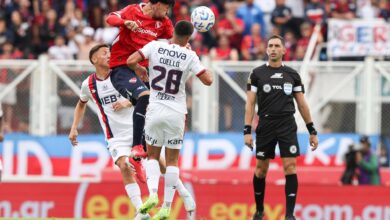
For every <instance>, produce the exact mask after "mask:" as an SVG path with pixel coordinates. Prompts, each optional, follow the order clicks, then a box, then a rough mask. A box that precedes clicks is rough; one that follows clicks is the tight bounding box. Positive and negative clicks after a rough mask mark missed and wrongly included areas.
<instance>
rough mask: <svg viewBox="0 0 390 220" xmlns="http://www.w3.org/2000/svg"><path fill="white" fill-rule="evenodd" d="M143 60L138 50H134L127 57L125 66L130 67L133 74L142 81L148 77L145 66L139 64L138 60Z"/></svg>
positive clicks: (145, 80)
mask: <svg viewBox="0 0 390 220" xmlns="http://www.w3.org/2000/svg"><path fill="white" fill-rule="evenodd" d="M142 60H144V57H143V56H142V55H141V53H140V52H139V51H136V52H134V53H133V54H131V55H130V56H129V58H127V66H129V68H130V69H132V70H134V72H135V74H137V76H138V77H139V78H140V79H141V80H142V81H144V82H147V81H149V79H148V74H147V73H148V71H147V70H146V68H145V67H143V66H141V65H139V64H138V63H139V62H140V61H142Z"/></svg>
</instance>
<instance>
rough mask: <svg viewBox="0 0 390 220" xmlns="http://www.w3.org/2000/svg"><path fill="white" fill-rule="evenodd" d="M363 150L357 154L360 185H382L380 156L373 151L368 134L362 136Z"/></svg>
mask: <svg viewBox="0 0 390 220" xmlns="http://www.w3.org/2000/svg"><path fill="white" fill-rule="evenodd" d="M360 144H361V150H360V151H358V152H357V154H356V163H357V165H358V169H359V173H358V180H359V185H380V176H379V163H378V157H377V156H376V155H375V154H374V153H373V152H371V142H370V139H369V137H368V136H365V135H363V136H361V137H360Z"/></svg>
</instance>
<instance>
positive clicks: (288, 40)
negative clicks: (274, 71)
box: [284, 30, 297, 61]
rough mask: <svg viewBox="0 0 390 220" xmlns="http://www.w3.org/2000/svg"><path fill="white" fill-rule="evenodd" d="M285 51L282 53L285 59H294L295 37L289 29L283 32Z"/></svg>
mask: <svg viewBox="0 0 390 220" xmlns="http://www.w3.org/2000/svg"><path fill="white" fill-rule="evenodd" d="M284 40H285V48H286V53H285V54H284V60H285V61H291V60H293V59H294V53H295V49H296V47H297V39H296V37H295V34H294V32H293V31H291V30H287V31H286V33H285V34H284Z"/></svg>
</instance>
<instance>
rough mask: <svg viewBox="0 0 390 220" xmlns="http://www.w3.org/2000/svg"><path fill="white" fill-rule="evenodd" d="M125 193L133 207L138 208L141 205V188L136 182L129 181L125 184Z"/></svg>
mask: <svg viewBox="0 0 390 220" xmlns="http://www.w3.org/2000/svg"><path fill="white" fill-rule="evenodd" d="M125 189H126V192H127V195H128V196H129V198H130V200H131V203H133V205H134V207H135V209H136V210H137V211H138V209H139V208H140V207H141V205H142V199H141V190H140V189H139V186H138V184H137V183H130V184H127V185H126V186H125Z"/></svg>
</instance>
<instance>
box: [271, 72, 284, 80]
mask: <svg viewBox="0 0 390 220" xmlns="http://www.w3.org/2000/svg"><path fill="white" fill-rule="evenodd" d="M271 79H283V73H274V75H272V76H271Z"/></svg>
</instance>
